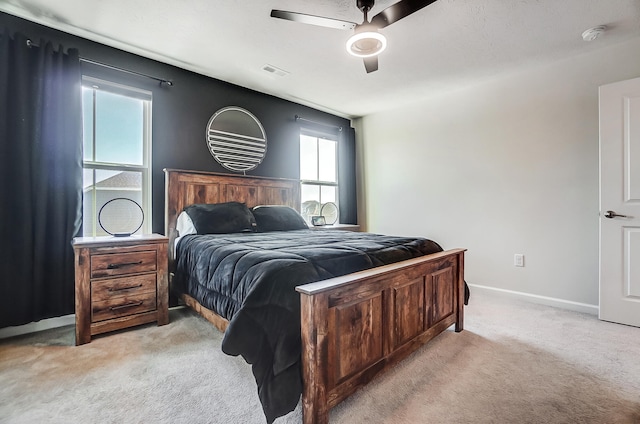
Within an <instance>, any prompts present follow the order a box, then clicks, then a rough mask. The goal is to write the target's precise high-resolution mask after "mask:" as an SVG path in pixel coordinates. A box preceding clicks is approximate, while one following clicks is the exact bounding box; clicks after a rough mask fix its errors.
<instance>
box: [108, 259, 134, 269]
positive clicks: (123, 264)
mask: <svg viewBox="0 0 640 424" xmlns="http://www.w3.org/2000/svg"><path fill="white" fill-rule="evenodd" d="M141 263H142V261H138V262H124V263H121V264H109V265H107V269H118V268H124V267H125V266H132V265H140V264H141Z"/></svg>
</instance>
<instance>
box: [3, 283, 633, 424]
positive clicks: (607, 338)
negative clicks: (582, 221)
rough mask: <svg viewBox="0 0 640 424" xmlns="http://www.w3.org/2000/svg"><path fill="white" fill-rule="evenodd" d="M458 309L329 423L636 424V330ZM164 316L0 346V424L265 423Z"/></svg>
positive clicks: (517, 310) (207, 355)
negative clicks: (161, 322) (448, 325)
mask: <svg viewBox="0 0 640 424" xmlns="http://www.w3.org/2000/svg"><path fill="white" fill-rule="evenodd" d="M465 312H466V314H465V331H463V332H462V333H455V332H453V331H452V330H448V331H446V332H445V333H443V334H441V335H440V336H438V337H437V338H436V339H434V340H433V341H432V342H431V343H430V344H429V345H427V346H425V347H423V348H421V349H420V350H418V351H417V352H416V353H414V354H413V355H411V356H410V357H409V358H407V359H406V360H405V361H403V362H402V363H400V364H399V365H398V366H397V367H395V368H394V369H392V370H390V371H389V372H386V373H384V374H383V375H381V376H379V377H378V379H377V380H375V381H374V382H372V383H371V384H369V385H368V386H367V387H366V388H365V389H362V390H360V391H359V392H357V393H356V394H354V395H353V396H351V397H350V398H349V399H347V400H346V401H345V402H343V403H342V404H340V405H338V406H337V407H336V408H335V409H334V410H332V412H331V415H330V421H331V423H343V424H347V423H348V424H353V423H367V424H373V423H389V424H391V423H394V424H396V423H598V424H599V423H640V328H634V327H627V326H622V325H617V324H611V323H607V322H601V321H598V320H597V318H596V317H594V316H591V315H585V314H580V313H576V312H570V311H564V310H561V309H556V308H552V307H547V306H540V305H535V304H530V303H525V302H520V301H515V300H513V299H506V298H500V297H491V296H490V295H487V294H482V293H473V294H472V298H471V304H470V305H469V306H468V307H467V308H466V310H465ZM170 316H171V323H170V324H169V325H167V326H163V327H156V326H154V325H147V326H143V327H138V328H136V329H130V330H126V331H122V332H118V333H113V334H110V335H105V336H99V337H96V338H95V339H94V340H93V341H92V342H91V343H90V344H87V345H83V346H79V347H76V346H74V328H73V326H68V327H62V328H57V329H51V330H46V331H42V332H39V333H34V334H29V335H24V336H18V337H14V338H10V339H5V340H1V341H0V422H2V423H12V424H13V423H16V424H17V423H172V424H173V423H190V424H197V423H221V424H222V423H225V424H226V423H242V424H244V423H256V424H257V423H264V422H265V420H264V417H263V415H262V411H261V408H260V405H259V403H258V398H257V394H256V386H255V383H254V381H253V376H252V374H251V370H250V367H249V365H247V364H246V363H245V362H244V360H242V359H241V358H234V357H230V356H227V355H225V354H223V353H222V352H221V351H220V341H221V334H220V333H219V332H218V331H217V330H216V329H215V328H214V327H213V326H211V325H210V324H209V323H208V322H206V321H205V320H204V319H202V318H200V317H198V316H197V315H195V314H193V313H192V312H191V311H189V310H185V309H176V310H172V311H171V314H170ZM301 419H302V418H301V412H300V407H298V409H296V410H295V411H294V412H292V413H291V414H289V415H287V416H285V417H282V418H280V419H278V420H277V423H278V424H285V423H286V424H289V423H300V422H301Z"/></svg>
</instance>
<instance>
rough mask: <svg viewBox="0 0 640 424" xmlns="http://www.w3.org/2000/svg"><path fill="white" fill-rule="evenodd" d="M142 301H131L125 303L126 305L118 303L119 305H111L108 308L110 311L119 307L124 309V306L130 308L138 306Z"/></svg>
mask: <svg viewBox="0 0 640 424" xmlns="http://www.w3.org/2000/svg"><path fill="white" fill-rule="evenodd" d="M143 303H144V302H143V301H142V300H141V301H139V302H131V303H127V304H126V305H120V306H112V307H110V308H109V310H111V311H118V310H120V309H125V308H131V307H134V306H140V305H142V304H143Z"/></svg>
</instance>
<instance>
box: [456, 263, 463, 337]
mask: <svg viewBox="0 0 640 424" xmlns="http://www.w3.org/2000/svg"><path fill="white" fill-rule="evenodd" d="M458 269H459V270H460V271H459V272H458V275H457V277H458V284H457V289H458V296H457V297H458V298H457V302H456V326H455V331H456V333H459V332H461V331H462V330H464V288H465V286H466V284H465V283H464V255H463V254H460V255H458Z"/></svg>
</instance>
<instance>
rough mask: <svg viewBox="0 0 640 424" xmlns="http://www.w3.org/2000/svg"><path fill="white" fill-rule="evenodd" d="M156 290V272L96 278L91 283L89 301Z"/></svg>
mask: <svg viewBox="0 0 640 424" xmlns="http://www.w3.org/2000/svg"><path fill="white" fill-rule="evenodd" d="M150 292H152V293H155V292H156V274H146V275H137V276H135V277H119V278H111V279H108V280H97V281H93V282H92V283H91V301H92V302H100V301H103V300H108V299H114V298H117V297H122V296H132V295H138V294H142V293H150Z"/></svg>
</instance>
